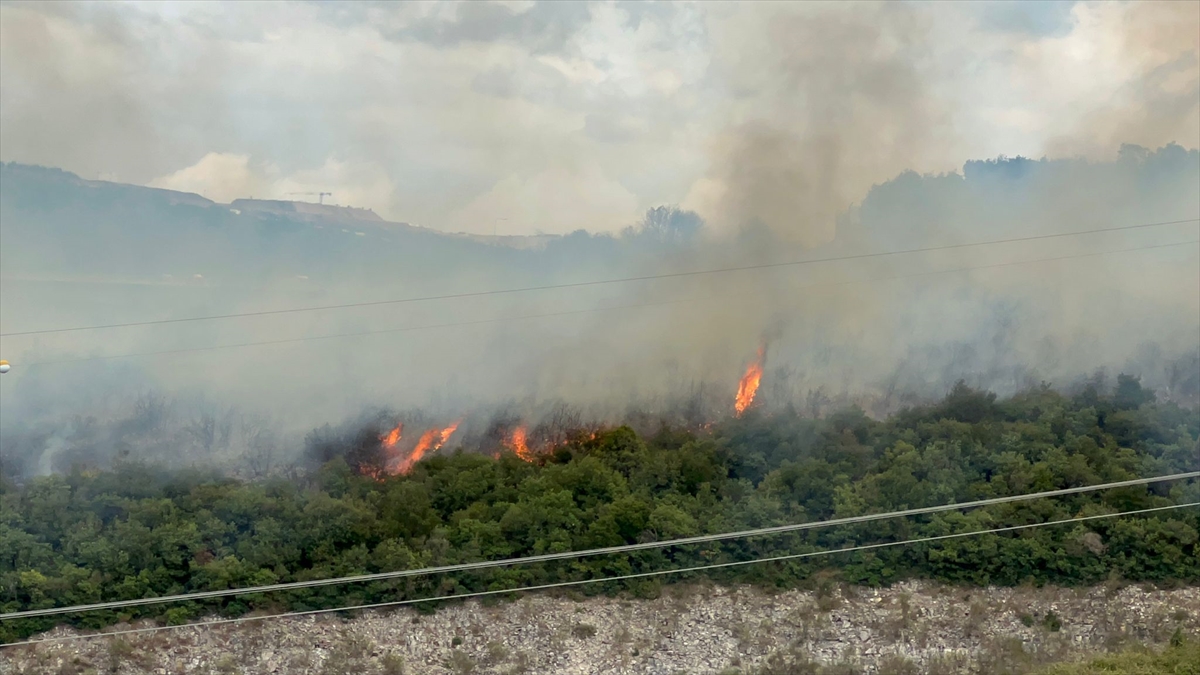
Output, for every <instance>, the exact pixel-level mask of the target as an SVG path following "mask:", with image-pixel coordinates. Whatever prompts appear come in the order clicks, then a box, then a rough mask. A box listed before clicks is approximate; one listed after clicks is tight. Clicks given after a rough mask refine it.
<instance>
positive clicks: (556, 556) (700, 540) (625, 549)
mask: <svg viewBox="0 0 1200 675" xmlns="http://www.w3.org/2000/svg"><path fill="white" fill-rule="evenodd" d="M1197 477H1200V471H1191V472H1187V473H1177V474H1172V475H1169V476H1156V477H1153V478H1135V479H1132V480H1124V481H1117V482H1113V483H1102V484H1098V485H1085V486H1081V487H1073V488H1063V489H1059V490H1048V491H1045V492H1034V493H1029V494H1021V495H1010V496H1007V497H991V498H989V499H980V500H976V501H971V502H962V503H960V504H940V505H938V506H925V507H920V508H915V509H904V510H900V511H888V512H884V513H870V514H866V515H860V516H849V517H845V518H834V519H831V520H819V521H814V522H807V523H791V524H788V525H775V526H772V527H761V528H756V529H752V530H740V531H737V532H721V533H717V534H704V535H698V536H694V537H683V538H680V539H668V540H666V541H651V542H641V543H637V544H623V545H620V546H607V547H603V548H594V549H586V550H583V551H561V552H558V553H544V554H541V555H533V556H526V557H523V558H505V559H501V560H480V561H476V562H469V563H458V564H454V565H442V566H438V567H423V568H418V569H408V570H397V571H393V572H378V573H375V574H359V575H353V576H345V577H330V578H327V579H310V580H307V581H292V582H287V583H280V584H268V585H263V586H249V587H245V588H228V589H222V590H214V591H196V592H192V593H180V594H177V595H164V596H158V597H153V598H135V599H132V600H114V601H111V602H98V603H93V604H88V605H72V606H69V607H47V608H44V609H30V610H25V611H20V612H8V613H5V614H0V620H5V621H8V620H13V619H23V618H29V617H35V616H53V615H58V614H73V613H78V612H91V611H97V610H106V609H120V608H124V607H136V606H143V605H157V604H163V603H168V602H180V601H189V600H203V599H208V598H221V597H228V596H234V595H250V594H257V593H270V592H275V591H290V590H296V589H301V588H314V587H317V586H336V585H341V584H350V583H361V582H367V581H384V580H389V579H401V578H405V577H414V576H427V575H430V574H442V573H447V572H464V571H469V570H480V569H488V568H493V567H510V566H513V565H528V564H532V563H540V562H550V561H554V560H569V559H574V558H587V557H594V556H598V555H610V554H614V553H629V552H632V551H644V550H647V549H656V548H667V547H670V546H683V545H686V544H704V543H710V542H714V541H725V540H729V539H745V538H747V537H757V536H762V535H770V534H783V533H786V532H800V531H804V530H815V529H821V528H826V527H834V526H837V525H854V524H858V523H868V522H873V521H876V520H887V519H891V518H904V517H908V516H918V515H925V514H931V513H941V512H944V511H961V510H964V509H972V508H979V507H983V506H994V505H997V504H1007V503H1010V502H1020V501H1030V500H1033V499H1045V498H1049V497H1062V496H1066V495H1073V494H1080V493H1084V492H1096V491H1099V490H1109V489H1113V488H1121V487H1134V486H1138V485H1149V484H1152V483H1165V482H1169V481H1175V480H1186V479H1189V478H1197Z"/></svg>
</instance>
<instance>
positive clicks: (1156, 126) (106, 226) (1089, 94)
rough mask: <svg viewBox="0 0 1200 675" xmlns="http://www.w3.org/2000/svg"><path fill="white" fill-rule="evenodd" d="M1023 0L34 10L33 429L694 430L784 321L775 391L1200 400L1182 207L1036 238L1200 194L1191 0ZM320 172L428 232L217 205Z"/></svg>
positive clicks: (43, 449) (282, 438) (89, 435)
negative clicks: (1099, 388) (1038, 390)
mask: <svg viewBox="0 0 1200 675" xmlns="http://www.w3.org/2000/svg"><path fill="white" fill-rule="evenodd" d="M1025 7H1026V6H1025V5H987V6H983V5H979V6H976V5H974V4H972V5H970V6H969V8H966V7H965V6H950V5H945V4H935V5H921V4H915V3H904V4H895V3H888V4H879V5H869V4H861V3H856V4H854V5H841V4H832V3H831V4H819V3H795V4H783V3H735V4H719V3H703V4H700V5H684V6H652V5H645V6H643V5H633V6H611V5H596V6H587V7H584V6H569V5H565V4H553V3H549V4H539V5H534V6H533V7H532V8H524V9H521V8H514V7H507V6H505V7H499V6H491V5H487V6H482V5H481V6H475V5H473V4H470V3H468V4H460V5H452V6H449V7H439V6H435V5H430V6H426V5H406V6H403V7H401V8H398V9H396V10H395V11H391V10H388V9H385V8H378V7H368V6H367V5H348V6H339V7H338V8H336V9H334V8H330V7H325V6H323V5H303V4H298V5H295V6H293V10H294V11H293V12H292V13H291V14H290V15H289V17H288V24H287V30H285V31H283V32H278V31H277V30H276V27H277V26H276V24H277V18H276V17H264V15H262V14H260V13H259V12H258V10H255V9H253V8H251V9H237V10H236V11H237V12H246V13H245V14H233V13H229V14H228V15H227V14H226V13H224V12H218V13H216V14H210V13H208V12H207V9H206V8H204V9H195V10H191V9H189V10H186V11H194V12H196V13H193V14H189V16H188V20H186V21H177V20H175V19H177V18H178V17H164V16H160V15H157V14H156V13H155V12H157V11H158V10H157V9H155V8H153V7H151V8H146V7H132V6H108V5H92V6H78V7H76V6H55V7H54V8H52V9H42V8H40V7H39V6H37V5H18V4H6V5H4V6H3V7H0V12H3V13H4V21H3V22H2V23H0V26H2V30H3V31H4V34H3V35H4V37H3V39H2V40H0V45H2V48H3V50H4V51H3V58H0V68H2V69H3V72H2V75H3V80H4V97H3V105H2V106H0V121H2V123H3V124H2V131H3V143H0V153H2V156H3V159H5V160H9V163H6V164H4V166H3V168H2V172H3V174H2V176H0V180H2V183H3V187H2V189H0V235H2V240H3V242H2V243H3V247H2V248H0V265H2V267H3V282H4V283H3V286H2V288H0V300H2V302H0V323H2V325H3V328H2V332H3V333H4V336H3V337H2V339H3V345H2V346H3V349H2V351H3V357H4V358H6V359H8V360H10V361H11V362H12V363H13V364H14V370H13V371H12V372H11V373H9V374H7V375H5V376H4V378H3V379H2V380H0V395H2V396H3V406H4V414H3V416H2V419H0V441H3V444H4V455H5V461H6V462H15V463H16V464H17V465H19V466H20V467H22V470H23V471H45V470H48V468H49V467H53V466H55V465H61V464H62V462H65V461H69V460H67V459H66V458H77V457H78V458H82V457H95V458H97V460H98V461H107V460H108V459H111V458H113V457H119V456H121V453H132V454H135V455H139V456H147V457H154V458H156V459H162V458H170V457H174V458H176V459H177V460H178V461H180V462H183V463H187V462H190V461H193V460H195V459H196V458H197V457H207V456H209V455H214V454H220V453H228V454H230V455H231V456H238V457H240V456H249V454H252V453H257V455H256V456H258V457H260V460H256V461H258V464H259V465H260V468H257V469H256V468H253V467H251V468H249V469H246V470H251V471H265V470H266V469H263V468H261V467H262V466H273V465H275V462H276V460H275V459H273V457H274V456H275V453H276V450H277V449H280V448H283V450H282V452H283V453H284V454H285V455H288V456H291V457H294V456H295V454H296V453H297V452H299V450H300V449H301V448H302V447H303V445H304V443H303V441H302V439H303V438H304V434H306V433H307V432H308V431H310V430H312V429H314V428H320V427H322V426H323V425H325V424H332V425H335V427H336V425H338V424H341V423H342V422H343V421H345V420H352V421H354V422H355V423H357V422H359V421H360V415H362V414H363V411H364V410H378V409H383V410H385V411H396V410H399V411H411V410H420V411H421V414H422V415H425V416H427V417H428V420H429V427H430V428H432V427H434V426H438V425H443V426H444V425H446V424H449V423H450V422H451V421H452V420H456V419H460V418H462V419H464V420H465V421H464V422H463V427H462V429H461V431H460V432H458V433H459V434H461V435H460V436H458V437H457V438H460V439H483V438H487V434H488V433H489V432H488V431H487V430H488V429H489V428H490V427H489V425H492V427H495V428H496V429H498V428H500V426H503V425H500V423H499V422H498V421H497V420H502V419H505V420H520V421H521V422H522V423H524V424H528V425H529V428H530V433H531V434H534V435H535V436H536V432H535V429H536V427H537V426H538V425H539V424H540V423H541V422H542V420H543V417H544V416H546V415H550V414H551V413H550V412H549V411H551V410H553V409H554V408H555V406H560V405H567V406H569V407H570V408H571V409H572V410H575V411H578V415H579V417H580V419H581V420H582V421H583V423H585V424H586V423H594V422H600V421H616V420H621V421H629V420H653V419H660V418H662V417H666V418H669V419H671V420H673V421H676V422H678V423H681V424H686V425H690V426H695V425H699V424H703V423H705V422H706V421H709V420H712V419H715V418H717V417H720V416H723V415H730V414H732V412H733V406H734V398H735V395H736V393H737V388H738V382H739V378H741V377H742V375H743V373H744V369H745V366H746V364H747V362H748V361H749V360H750V359H752V358H753V357H754V355H755V353H756V350H757V349H758V348H759V346H760V344H761V343H762V342H763V341H764V339H766V340H767V341H768V342H769V343H770V344H769V350H768V351H767V353H768V356H767V358H766V361H765V363H763V364H762V365H763V372H762V376H761V383H760V388H759V389H758V390H757V394H756V398H755V402H754V405H755V406H760V407H762V408H764V409H767V410H770V409H772V408H788V407H791V408H793V409H795V410H799V411H803V412H804V413H805V414H809V415H820V414H824V413H826V412H828V411H829V410H830V409H832V408H835V407H837V406H840V405H844V404H848V403H855V404H858V405H860V406H862V407H863V408H864V409H865V410H866V411H867V412H868V413H869V414H872V415H884V414H886V413H887V412H889V411H893V410H896V409H897V408H898V407H900V406H903V405H906V404H908V403H910V402H913V401H919V400H928V399H932V398H937V397H940V396H942V395H943V394H945V393H946V392H947V391H948V390H949V389H950V387H951V386H953V383H955V382H957V381H959V380H964V381H966V382H967V383H969V384H970V385H972V386H975V387H979V388H985V389H989V390H993V391H996V392H998V393H1000V394H1008V393H1012V392H1014V391H1017V390H1020V389H1024V388H1027V387H1029V386H1031V385H1036V384H1038V383H1040V382H1043V381H1045V382H1050V383H1053V384H1054V385H1055V386H1059V387H1063V388H1070V387H1077V386H1085V384H1086V383H1087V382H1091V381H1099V380H1096V378H1101V379H1103V378H1108V379H1109V380H1111V379H1112V378H1113V377H1115V376H1116V375H1117V374H1119V373H1128V374H1133V375H1137V376H1139V377H1141V382H1142V383H1143V384H1144V385H1145V386H1147V387H1148V388H1150V389H1152V390H1153V391H1155V392H1156V393H1158V394H1159V395H1161V396H1162V397H1164V398H1167V399H1171V400H1175V401H1179V402H1182V403H1184V404H1187V405H1197V404H1200V345H1198V344H1197V339H1196V336H1197V333H1198V332H1200V290H1198V288H1197V287H1198V286H1200V284H1198V283H1197V282H1198V278H1200V271H1198V264H1200V263H1198V261H1197V249H1198V245H1197V243H1196V241H1195V240H1196V239H1197V237H1198V232H1197V224H1196V222H1194V221H1192V222H1183V223H1177V224H1174V225H1161V226H1155V227H1146V228H1141V229H1134V230H1122V231H1117V232H1110V233H1096V234H1087V235H1079V236H1067V237H1060V238H1049V239H1023V238H1028V237H1036V236H1042V235H1047V234H1055V233H1069V232H1076V231H1082V230H1097V229H1104V228H1113V227H1123V226H1129V225H1136V224H1146V223H1154V222H1162V221H1175V220H1181V219H1189V218H1196V217H1198V216H1200V191H1198V190H1197V187H1196V186H1197V185H1198V184H1200V152H1198V151H1197V150H1196V147H1197V145H1200V136H1198V135H1197V134H1198V133H1200V132H1198V131H1197V129H1200V125H1198V124H1197V120H1198V119H1200V118H1198V117H1197V111H1198V110H1200V99H1198V98H1197V95H1196V94H1197V92H1198V91H1200V88H1198V87H1200V61H1198V60H1197V55H1198V54H1200V43H1198V42H1197V41H1198V39H1200V38H1197V36H1196V34H1195V31H1189V30H1184V29H1181V28H1179V27H1180V26H1183V27H1187V26H1191V27H1194V26H1195V25H1196V22H1197V21H1198V20H1200V14H1198V12H1200V10H1198V9H1197V6H1196V4H1195V3H1134V4H1130V5H1118V4H1115V3H1111V4H1105V5H1088V4H1082V3H1080V4H1076V5H1073V6H1071V7H1069V8H1068V9H1066V10H1064V11H1063V12H1062V13H1061V16H1059V15H1057V14H1056V15H1055V16H1056V17H1057V18H1054V17H1051V19H1052V20H1047V16H1048V15H1047V14H1046V12H1049V11H1050V10H1049V9H1046V8H1042V10H1040V13H1038V12H1034V13H1032V14H1023V12H1026V11H1027V10H1026V9H1025ZM179 11H184V10H182V9H180V10H179ZM229 11H230V12H233V11H235V10H234V9H233V7H232V6H231V7H230V8H229ZM1054 11H1055V12H1058V10H1054ZM1040 22H1046V23H1048V24H1049V27H1046V26H1042V25H1041V23H1040ZM1026 23H1028V24H1029V25H1025V24H1026ZM1035 24H1036V26H1034V25H1035ZM1031 26H1034V27H1031ZM1037 26H1041V27H1040V28H1038V27H1037ZM159 31H165V33H160V32H159ZM168 34H169V36H170V37H169V38H168V37H161V36H163V35H168ZM146 35H155V36H158V37H156V38H155V39H154V40H151V41H147V40H146V39H145V36H146ZM31 36H32V37H31ZM617 36H621V38H620V39H618V38H617ZM313 41H317V42H320V44H322V45H325V50H324V52H323V53H325V54H327V55H332V54H336V55H338V56H339V58H330V59H324V60H322V61H321V63H320V64H319V66H315V65H314V64H313V63H312V54H313V50H312V49H311V44H313ZM169 42H173V43H175V44H178V45H179V47H178V49H179V50H180V51H179V58H177V59H153V58H148V57H147V55H148V54H154V53H157V51H158V50H161V49H162V45H163V44H167V43H169ZM75 45H82V46H81V47H80V48H78V49H76V48H75ZM485 57H486V58H485ZM181 64H191V65H187V66H183V65H181ZM263 64H266V65H263ZM480 64H484V65H480ZM1097 64H1098V65H1097ZM262 68H266V69H267V70H262ZM313 73H316V75H314V74H313ZM283 74H287V76H286V77H285V76H283ZM309 77H320V83H319V86H317V85H315V84H314V82H313V81H312V80H310V79H307V78H309ZM363 92H371V95H370V96H366V95H364V93H363ZM327 97H329V98H327ZM76 110H86V111H89V112H91V113H92V114H91V116H89V117H87V119H84V120H78V121H77V120H74V119H68V117H69V114H68V113H69V111H76ZM113 120H116V121H113ZM1127 142H1128V143H1139V144H1140V145H1121V143H1127ZM1176 142H1178V143H1179V145H1177V144H1176ZM1009 147H1015V148H1034V149H1036V151H1037V152H1036V153H1035V155H1037V156H1040V153H1041V152H1050V153H1051V155H1052V156H1053V157H1052V158H1050V159H1040V160H1035V159H1026V158H1021V157H1018V158H1005V157H999V158H995V159H983V158H988V157H995V156H996V154H997V153H998V152H999V151H1007V150H1006V149H1007V148H1009ZM998 149H1000V150H998ZM971 157H974V158H976V159H975V160H971V161H966V162H965V163H964V159H965V158H971ZM12 160H16V161H17V162H20V163H16V162H13V161H12ZM33 164H42V165H47V166H63V167H65V168H67V169H71V170H75V171H78V172H80V175H76V174H74V173H69V172H67V171H61V170H58V169H50V168H39V167H36V166H32V165H33ZM952 169H953V170H952ZM110 171H112V172H116V173H118V174H120V176H121V177H123V178H124V179H126V180H130V181H132V182H137V183H141V184H144V185H155V186H159V187H170V188H173V190H165V189H151V188H146V187H140V186H136V185H126V184H121V183H116V182H103V181H92V180H90V179H91V178H93V177H96V176H100V175H108V174H109V172H110ZM81 176H82V177H81ZM110 177H111V176H110ZM85 179H87V180H85ZM174 189H181V190H183V189H188V190H196V191H199V192H205V193H206V196H200V195H198V194H193V193H191V192H187V191H175V190H174ZM329 189H332V190H333V191H334V192H335V193H336V194H337V195H338V199H339V200H340V201H341V203H348V202H350V203H355V204H360V205H361V204H367V205H370V206H372V207H374V208H375V209H376V210H377V211H378V212H379V213H380V214H382V215H383V216H386V217H388V218H390V219H392V220H399V219H401V218H405V219H411V220H413V221H417V222H423V223H425V222H434V223H436V224H437V225H438V227H439V228H440V229H428V228H422V227H415V226H408V225H402V224H399V223H390V222H386V221H384V220H376V219H374V218H372V217H371V215H372V214H369V213H367V212H364V211H361V210H356V211H353V212H351V211H348V210H347V211H342V212H340V213H335V212H330V213H326V214H323V215H321V214H315V213H314V212H311V211H310V212H308V213H301V212H296V211H287V210H283V209H279V208H261V209H258V210H254V209H250V208H242V207H245V206H247V204H248V203H243V202H238V204H236V205H235V204H226V203H221V202H219V201H216V200H215V199H209V198H208V197H213V198H216V197H221V198H228V197H231V196H234V195H237V196H245V197H249V196H252V195H258V196H259V197H264V196H265V197H269V198H272V199H280V198H287V197H288V195H289V193H291V192H293V191H295V192H312V191H317V190H320V191H325V190H329ZM664 203H665V204H677V206H658V205H660V204H664ZM251 206H252V205H251ZM648 207H652V208H648ZM647 209H648V210H647ZM639 212H642V213H644V214H645V215H644V216H643V217H641V219H640V221H639V220H638V216H637V215H636V214H637V213H639ZM502 219H503V220H511V221H519V223H520V224H518V223H517V222H513V223H510V224H506V225H505V226H501V225H500V221H501V220H502ZM580 224H586V225H587V226H588V227H589V228H590V230H591V231H590V232H589V231H584V230H578V231H574V232H572V233H569V234H563V235H561V236H558V235H555V236H544V237H528V238H524V237H508V238H507V239H490V238H487V237H479V236H468V235H453V234H448V233H447V232H446V231H448V230H451V229H460V230H464V231H469V232H473V233H480V232H491V231H493V229H496V230H497V231H498V232H499V233H500V234H501V235H504V234H510V235H511V234H513V233H514V232H518V231H523V232H532V231H535V230H537V229H544V230H545V231H548V232H555V233H564V232H569V231H570V230H573V229H576V228H577V227H578V226H579V225H580ZM510 227H511V228H513V229H511V230H510V229H509V228H510ZM997 240H1015V241H1008V242H1007V243H996V244H992V245H987V246H967V244H972V243H976V242H989V241H991V242H995V241H997ZM928 249H937V250H928ZM900 251H910V252H908V253H899V254H895V255H874V254H878V253H886V252H900ZM914 251H915V252H914ZM821 259H836V260H828V261H825V262H811V263H810V264H801V265H788V264H782V263H791V262H797V261H805V260H808V261H816V260H821ZM727 268H737V271H728V272H722V273H712V274H708V273H704V274H697V273H696V272H702V271H705V270H715V269H727ZM619 279H632V280H629V281H621V282H615V283H591V282H596V281H605V282H608V281H613V280H619ZM560 285H567V287H564V288H553V289H543V290H536V291H524V292H511V293H510V292H504V293H492V292H493V291H508V290H513V289H523V288H536V287H545V286H560ZM427 296H439V297H441V296H451V297H441V299H439V300H427V301H419V300H417V299H419V298H424V297H427ZM397 299H407V300H410V301H406V302H401V303H393V304H373V305H369V306H359V307H353V308H344V309H324V310H320V311H306V312H294V313H272V312H274V310H279V309H287V308H303V307H328V306H332V305H342V304H362V303H377V302H383V301H390V300H397ZM240 313H262V314H259V315H255V316H249V317H240V318H226V319H220V320H212V321H199V322H178V323H172V322H173V321H175V320H177V319H181V318H187V317H196V316H212V315H227V314H240ZM147 321H150V322H163V323H154V324H149V325H135V326H127V327H120V328H110V329H105V330H95V331H70V332H48V333H36V331H39V330H42V329H54V328H60V327H78V326H89V325H99V324H121V323H136V324H141V323H142V322H147ZM29 331H34V332H35V333H30V334H25V335H22V334H20V333H26V332H29ZM128 355H132V356H131V357H129V358H126V356H128ZM150 400H159V401H162V406H161V408H162V412H161V414H158V416H157V417H155V418H154V419H155V420H157V421H155V422H154V424H153V425H151V426H150V427H145V428H147V429H153V430H155V431H154V433H153V434H150V432H148V431H144V429H143V427H144V425H145V424H149V422H148V421H147V419H148V418H146V414H147V413H146V410H145V409H144V408H143V407H139V406H141V405H143V403H144V402H145V401H150ZM139 402H142V403H139ZM415 414H416V413H412V415H415ZM408 416H409V415H408V414H407V413H404V414H402V413H391V412H388V413H386V414H384V415H383V418H381V419H384V418H386V421H387V422H388V423H395V422H397V421H399V420H398V418H405V419H407V417H408ZM93 418H94V419H95V423H94V424H93V423H91V422H88V421H87V420H91V419H93ZM129 420H133V421H129ZM245 420H251V421H245ZM514 423H515V422H514ZM646 424H650V422H646ZM243 427H244V430H243ZM188 429H195V430H196V431H187V430H188ZM225 429H228V430H229V431H228V433H226V431H225ZM239 430H241V431H239ZM139 434H140V436H139ZM138 438H140V439H141V440H137V439H138ZM493 440H496V439H493ZM460 442H461V441H460ZM150 446H153V447H150ZM289 453H290V454H289Z"/></svg>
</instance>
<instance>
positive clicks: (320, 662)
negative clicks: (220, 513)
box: [0, 581, 1200, 675]
mask: <svg viewBox="0 0 1200 675" xmlns="http://www.w3.org/2000/svg"><path fill="white" fill-rule="evenodd" d="M1198 630H1200V588H1182V589H1174V590H1158V589H1150V588H1140V587H1135V586H1128V587H1124V588H1116V587H1094V588H1089V589H1063V588H1053V587H1045V588H1015V589H1014V588H987V589H967V588H958V587H952V586H945V585H938V584H931V583H906V584H899V585H896V586H894V587H891V588H888V589H867V588H856V587H849V586H841V585H838V584H834V583H832V582H829V581H826V582H817V583H816V584H815V587H814V588H813V590H810V591H789V592H785V593H778V594H767V593H764V592H762V591H760V590H755V589H752V588H721V587H712V586H703V587H685V586H674V587H668V588H667V590H666V592H665V593H664V595H662V596H661V597H659V598H657V599H653V600H632V599H618V598H607V597H597V598H589V599H572V598H567V597H559V598H553V597H549V596H527V597H523V598H520V599H518V600H516V601H515V602H510V603H503V604H499V605H494V606H483V605H481V604H480V603H476V602H470V603H464V604H460V605H457V606H452V607H446V608H443V609H440V610H438V611H436V612H434V613H432V614H430V613H421V612H419V611H417V610H415V609H403V610H398V611H394V612H380V613H368V614H364V615H361V616H358V617H354V618H338V617H334V616H321V617H304V618H295V619H286V620H272V621H263V622H249V623H245V624H240V625H234V626H226V627H220V628H213V629H191V628H184V629H178V630H171V631H164V632H158V633H149V634H135V635H129V636H125V637H122V638H110V639H91V640H83V641H71V642H61V643H56V644H53V645H39V646H37V647H24V648H17V649H10V650H7V651H6V652H4V653H3V656H2V658H0V673H3V674H4V675H10V674H15V673H31V674H34V673H46V674H55V675H58V674H65V673H79V674H82V673H123V674H130V675H132V674H135V673H136V674H151V673H152V674H155V675H168V674H175V673H213V674H217V673H247V674H250V673H253V674H259V673H295V674H314V675H315V674H321V675H333V674H343V673H379V674H396V673H408V674H410V675H426V674H427V675H442V674H454V673H463V674H465V673H478V674H481V675H482V674H491V673H497V674H499V673H513V674H516V673H564V674H577V675H584V674H588V675H592V674H596V675H598V674H600V673H623V674H630V675H633V674H637V675H675V674H677V673H687V674H689V675H690V674H693V673H695V674H700V673H727V674H731V673H771V674H772V675H774V674H777V673H789V674H790V673H814V674H816V673H821V674H824V673H829V674H831V675H832V674H834V673H838V674H842V675H848V674H851V673H864V674H865V673H888V674H903V673H931V674H933V673H941V674H946V675H949V674H952V673H987V674H989V675H1001V674H1004V673H1012V674H1017V673H1024V672H1028V671H1029V670H1031V669H1033V668H1036V667H1037V666H1038V665H1041V664H1045V663H1049V662H1055V661H1064V660H1072V659H1076V658H1081V657H1083V656H1085V655H1088V654H1094V653H1098V652H1103V651H1106V650H1108V649H1112V648H1115V647H1119V646H1122V645H1125V644H1128V643H1131V642H1139V643H1148V644H1152V645H1154V644H1162V643H1165V642H1166V641H1168V640H1169V639H1170V638H1171V636H1172V635H1174V634H1177V633H1178V634H1182V635H1188V634H1195V633H1196V632H1197V631H1198ZM68 634H69V633H68V632H66V631H62V630H60V631H57V632H55V633H53V634H51V635H50V636H47V637H51V636H53V637H63V636H66V635H68Z"/></svg>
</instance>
